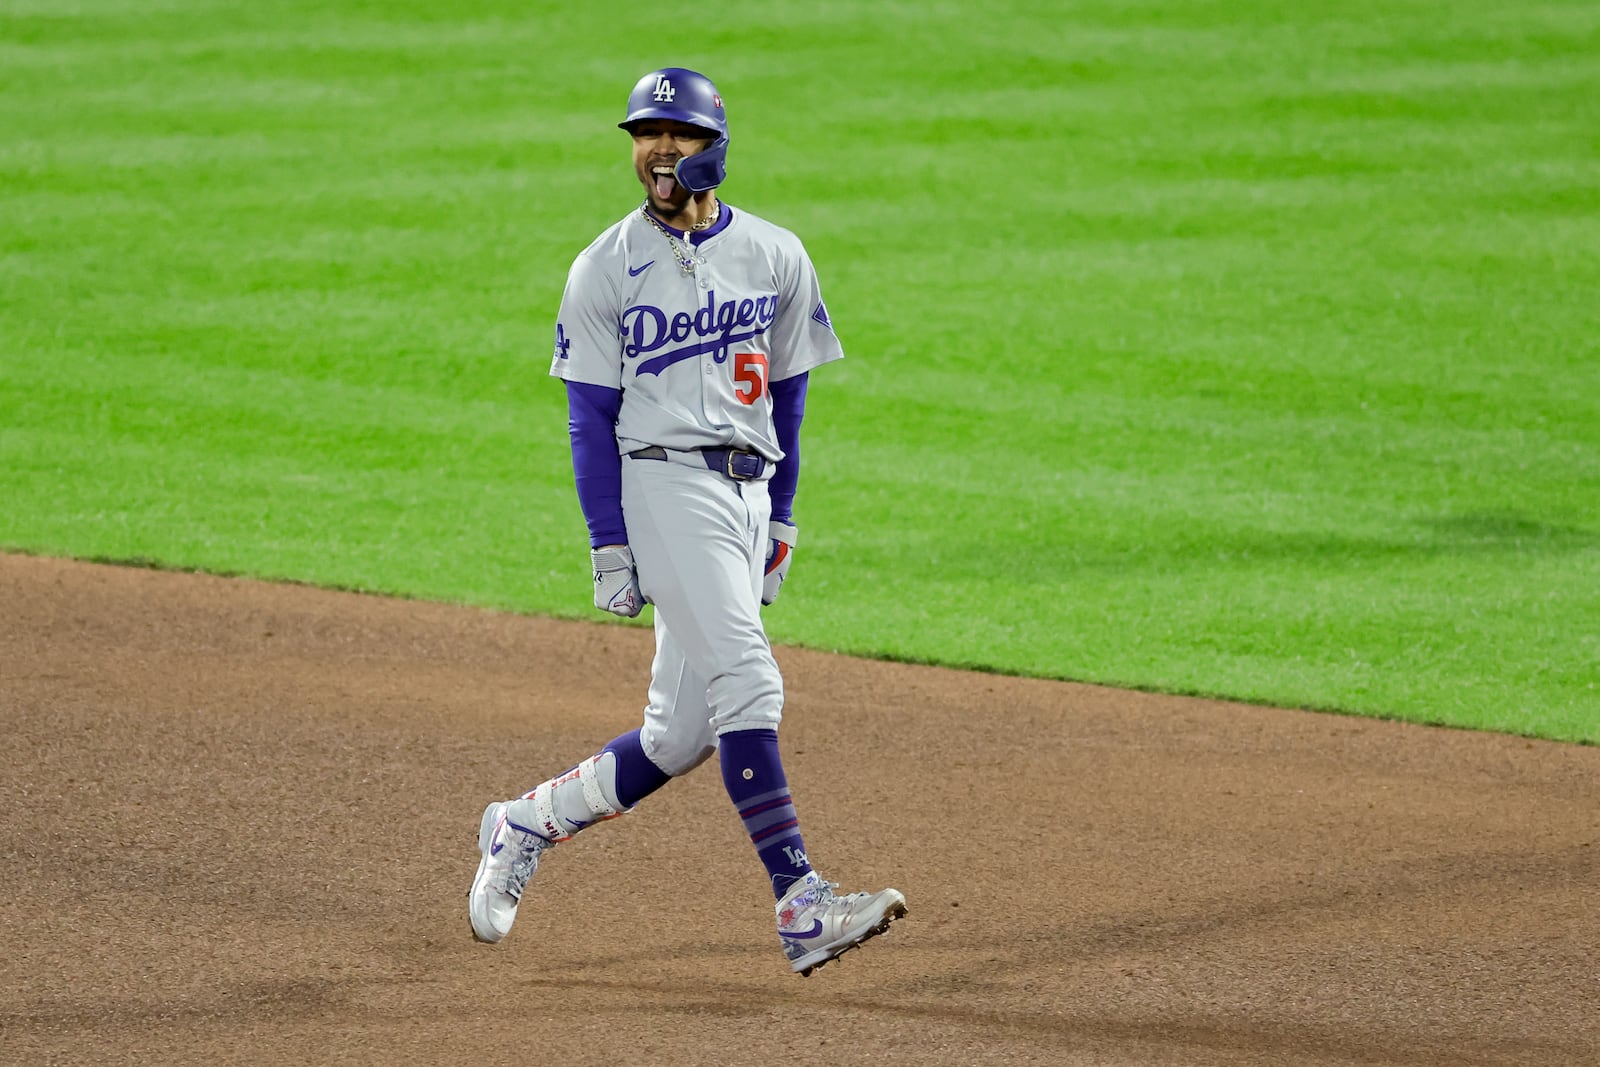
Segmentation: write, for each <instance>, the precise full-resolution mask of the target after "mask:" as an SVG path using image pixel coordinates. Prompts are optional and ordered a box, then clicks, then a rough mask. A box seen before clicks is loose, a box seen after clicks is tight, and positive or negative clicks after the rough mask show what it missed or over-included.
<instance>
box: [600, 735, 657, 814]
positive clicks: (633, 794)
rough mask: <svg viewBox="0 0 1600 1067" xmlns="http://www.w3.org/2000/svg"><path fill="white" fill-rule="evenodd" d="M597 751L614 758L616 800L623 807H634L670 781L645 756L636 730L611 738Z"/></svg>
mask: <svg viewBox="0 0 1600 1067" xmlns="http://www.w3.org/2000/svg"><path fill="white" fill-rule="evenodd" d="M600 751H601V752H609V753H611V754H612V755H614V756H615V757H616V758H617V800H619V801H620V802H621V803H622V806H623V807H624V808H631V807H633V806H634V805H635V804H637V803H639V801H641V800H643V799H644V798H645V797H647V796H649V795H650V794H651V793H654V792H655V791H656V790H657V789H660V788H661V787H662V786H664V785H666V784H667V783H668V782H670V781H671V780H672V777H671V776H670V775H669V774H667V772H666V771H663V770H662V769H661V768H660V767H657V766H656V765H655V764H654V763H652V762H650V757H649V756H646V755H645V754H644V745H643V744H641V743H640V741H639V731H638V730H630V731H628V732H627V733H625V734H622V735H621V736H619V737H615V738H612V739H611V740H610V741H608V742H606V746H605V748H602V749H601V750H600Z"/></svg>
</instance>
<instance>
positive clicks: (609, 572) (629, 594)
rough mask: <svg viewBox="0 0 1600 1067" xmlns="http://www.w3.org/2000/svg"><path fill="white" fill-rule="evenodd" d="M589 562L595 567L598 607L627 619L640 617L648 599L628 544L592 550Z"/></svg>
mask: <svg viewBox="0 0 1600 1067" xmlns="http://www.w3.org/2000/svg"><path fill="white" fill-rule="evenodd" d="M589 562H590V563H592V564H593V565H594V606H595V607H597V608H599V609H600V610H601V611H609V612H611V614H613V615H621V616H622V617H623V618H625V619H631V618H633V617H634V616H635V615H637V614H639V612H640V611H641V610H642V609H643V607H644V597H643V596H642V595H641V594H640V593H639V572H638V571H637V570H636V569H635V568H634V566H633V552H632V550H631V549H629V548H628V546H627V545H606V546H605V547H604V548H591V549H590V550H589Z"/></svg>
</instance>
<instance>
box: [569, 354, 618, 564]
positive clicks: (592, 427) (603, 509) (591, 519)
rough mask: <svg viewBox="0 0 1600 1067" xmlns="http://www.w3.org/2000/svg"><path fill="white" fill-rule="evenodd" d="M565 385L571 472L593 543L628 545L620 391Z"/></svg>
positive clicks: (581, 385) (578, 384)
mask: <svg viewBox="0 0 1600 1067" xmlns="http://www.w3.org/2000/svg"><path fill="white" fill-rule="evenodd" d="M566 384H567V433H568V434H569V435H570V436H571V437H572V473H573V476H574V479H575V481H576V482H577V487H578V506H579V507H580V508H582V509H583V518H584V521H585V522H586V523H588V524H589V547H591V548H599V547H600V546H601V545H625V544H627V543H628V527H627V525H626V524H625V523H624V522H623V521H622V457H621V455H619V454H618V453H617V414H618V412H620V411H621V410H622V390H621V389H612V388H610V387H609V386H604V385H589V384H588V383H586V382H567V383H566Z"/></svg>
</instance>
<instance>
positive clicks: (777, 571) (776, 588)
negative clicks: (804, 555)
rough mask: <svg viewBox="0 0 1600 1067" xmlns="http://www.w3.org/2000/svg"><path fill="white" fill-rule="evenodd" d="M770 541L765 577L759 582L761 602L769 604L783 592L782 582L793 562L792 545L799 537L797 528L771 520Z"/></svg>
mask: <svg viewBox="0 0 1600 1067" xmlns="http://www.w3.org/2000/svg"><path fill="white" fill-rule="evenodd" d="M767 532H768V534H770V535H771V539H770V540H769V541H768V542H767V576H766V577H765V578H763V579H762V580H761V602H762V603H763V604H770V603H772V602H773V601H774V600H777V599H778V594H779V593H781V592H782V591H783V580H784V579H785V578H787V577H788V576H789V564H791V563H793V562H794V544H795V542H796V541H797V540H799V537H800V530H799V528H798V527H795V526H791V525H789V524H788V523H786V522H778V521H777V520H773V523H772V525H771V526H770V527H768V528H767Z"/></svg>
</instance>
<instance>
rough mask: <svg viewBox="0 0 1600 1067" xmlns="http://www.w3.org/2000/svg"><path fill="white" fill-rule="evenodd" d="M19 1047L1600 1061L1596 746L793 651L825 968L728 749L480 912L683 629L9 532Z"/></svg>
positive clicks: (368, 1055)
mask: <svg viewBox="0 0 1600 1067" xmlns="http://www.w3.org/2000/svg"><path fill="white" fill-rule="evenodd" d="M0 607H3V610H0V723H3V725H4V730H3V732H0V755H3V758H4V768H5V769H4V771H3V772H0V803H3V805H4V823H3V834H0V846H3V852H0V855H3V866H0V1063H5V1064H80V1063H91V1062H103V1063H109V1064H132V1063H141V1064H142V1063H149V1064H207V1065H210V1064H219V1063H250V1064H262V1065H276V1064H295V1065H301V1067H304V1065H307V1064H333V1063H340V1064H344V1063H374V1064H376V1063H391V1064H393V1063H419V1064H464V1063H469V1062H470V1063H530V1064H532V1063H545V1062H551V1063H563V1064H589V1063H593V1064H607V1065H615V1064H658V1063H659V1064H677V1063H682V1064H788V1063H795V1062H822V1063H830V1064H856V1063H863V1064H865V1063H871V1064H875V1065H886V1064H919V1065H920V1064H989V1063H994V1064H1002V1063H1003V1064H1097V1065H1150V1064H1274V1065H1285V1064H1449V1065H1452V1067H1460V1065H1475V1064H1541V1065H1544V1064H1595V1063H1600V962H1597V952H1600V749H1597V748H1579V747H1569V746H1560V745H1554V744H1545V743H1538V742H1528V741H1524V740H1517V739H1510V738H1505V737H1496V736H1487V735H1476V734H1469V733H1463V732H1454V731H1444V730H1431V729H1425V728H1419V727H1412V726H1404V725H1398V724H1393V723H1382V722H1371V721H1364V720H1357V719H1347V718H1341V717H1335V716H1325V715H1311V714H1305V713H1298V712H1285V711H1275V710H1270V709H1265V708H1255V707H1246V706H1239V705H1232V704H1225V703H1217V702H1208V701H1197V700H1186V699H1176V698H1170V697H1160V696H1150V695H1143V694H1136V693H1125V692H1116V691H1111V690H1105V689H1098V688H1094V687H1089V686H1079V685H1067V684H1059V683H1048V682H1039V681H1027V680H1019V679H1013V678H1002V677H994V676H987V675H979V674H966V673H961V672H955V671H947V670H935V669H928V668H916V667H909V666H904V665H895V664H883V663H868V662H860V661H854V660H848V659H842V658H838V657H832V656H828V655H824V654H820V653H815V652H807V651H801V650H793V649H779V650H778V654H779V660H780V662H781V663H782V665H783V667H784V670H785V673H786V676H787V679H788V684H789V705H788V717H787V719H786V720H785V725H784V731H783V737H784V744H785V750H786V760H787V764H788V769H789V777H790V780H791V782H792V783H793V785H794V787H795V797H796V800H797V803H798V805H799V808H800V812H801V816H802V818H803V819H804V823H805V828H806V843H807V846H808V849H809V851H810V852H811V853H812V857H813V859H814V860H815V861H816V862H817V863H818V865H819V868H820V869H821V870H822V871H823V872H824V873H825V874H827V875H828V876H829V877H831V878H833V879H836V880H838V881H840V882H842V883H844V884H845V886H846V888H852V887H867V886H877V885H880V884H894V885H897V886H898V887H900V888H901V889H902V890H903V891H904V892H905V893H906V896H907V898H908V900H909V903H910V908H911V912H910V915H909V916H908V917H907V918H906V919H905V920H904V921H903V922H900V923H897V924H896V925H895V927H894V928H893V929H892V930H891V931H890V933H889V934H888V935H887V936H885V937H882V938H879V939H878V940H876V941H873V942H871V943H870V944H868V945H867V946H865V947H863V948H862V949H861V950H860V951H857V952H854V953H851V954H850V955H848V956H846V957H844V958H843V959H842V960H840V961H838V962H837V963H835V964H833V965H831V966H829V967H827V968H825V969H823V970H821V971H819V972H818V973H817V974H816V975H814V976H813V977H811V978H809V979H801V978H799V977H796V976H793V975H791V974H790V973H789V972H788V969H787V966H786V964H785V962H784V960H783V958H782V955H781V954H780V952H779V950H778V946H777V940H776V938H775V936H774V933H773V929H772V911H771V907H770V903H771V901H770V896H769V894H768V893H767V890H766V879H765V876H764V875H763V873H762V871H761V868H760V866H759V864H758V863H757V861H756V859H755V856H754V852H753V850H752V849H751V847H750V844H749V841H748V839H746V838H745V837H744V836H743V835H742V832H741V828H740V824H739V820H738V818H737V817H736V816H735V814H734V812H733V810H732V808H731V806H730V805H729V804H728V803H727V799H726V797H725V795H724V794H723V793H722V789H721V781H720V779H719V777H718V775H717V774H716V773H715V769H714V765H711V766H708V767H705V768H702V769H701V770H700V771H698V772H696V773H695V774H693V775H690V776H688V777H687V778H685V779H682V780H680V781H678V782H675V783H673V784H672V785H670V786H669V787H668V788H667V789H665V790H663V791H662V792H661V793H659V794H657V795H656V796H655V797H652V798H651V799H650V800H648V801H647V802H646V803H645V804H644V805H642V806H641V807H640V809H639V810H638V811H637V812H635V813H634V814H632V815H630V816H628V817H627V818H625V819H620V820H617V821H616V822H612V823H609V824H607V825H605V826H602V827H598V828H596V829H594V830H592V831H590V832H588V833H586V834H585V835H584V836H583V837H582V838H580V839H578V840H577V841H576V842H574V843H573V844H571V845H566V846H563V847H562V848H560V849H559V850H557V851H556V852H555V853H554V854H553V855H552V857H551V858H550V859H549V862H548V864H547V866H546V867H545V868H543V869H541V871H540V874H539V876H538V878H537V879H536V880H535V882H534V886H533V888H532V890H531V892H530V896H529V898H528V903H527V904H526V905H525V906H524V908H523V913H522V915H521V917H520V918H519V920H518V924H517V928H516V930H515V931H514V932H513V934H512V936H511V937H510V938H509V939H508V940H507V941H506V942H505V943H503V944H501V945H499V946H495V947H488V946H484V945H479V944H476V943H474V942H473V941H472V940H471V938H470V937H469V935H468V930H467V921H466V896H465V894H466V888H467V884H468V882H469V881H470V880H471V876H472V872H473V869H474V867H475V866H476V863H477V852H476V849H475V846H474V839H475V835H476V831H477V825H478V816H479V814H480V813H481V811H482V809H483V805H484V804H485V803H486V802H487V801H488V800H490V799H495V798H500V797H504V796H508V795H511V794H512V793H514V792H517V791H520V790H522V789H525V788H527V787H529V786H531V785H532V784H533V783H534V782H536V781H538V780H539V779H540V778H543V777H545V776H547V775H549V774H551V773H552V772H556V771H560V770H562V769H564V768H565V767H566V766H567V765H569V764H570V763H571V762H573V761H574V760H575V759H576V758H578V757H579V756H581V755H583V754H585V753H587V752H589V751H591V750H592V749H594V748H595V747H596V746H598V745H600V744H602V743H603V742H605V741H606V740H608V739H609V738H611V737H612V736H614V735H615V734H617V733H619V732H621V731H622V730H624V729H626V728H628V727H629V726H631V725H633V724H634V723H635V720H636V718H637V715H638V713H639V709H640V707H641V704H642V700H643V691H644V682H645V678H646V674H647V671H648V666H649V651H650V635H649V633H648V632H647V631H644V630H641V629H635V628H628V627H621V626H606V625H598V624H596V625H580V624H571V623H557V622H551V621H546V620H540V619H529V618H521V617H516V616H509V615H503V614H495V613H490V612H484V611H477V610H470V609H464V608H458V607H450V606H442V605H435V604H423V603H414V602H405V601H394V600H387V599H381V598H377V597H366V596H358V595H353V594H344V593H335V592H327V591H320V590H314V589H307V588H301V587H295V586H288V585H270V584H263V583H256V582H248V581H237V580H226V579H220V578H213V577H206V576H196V575H176V574H163V573H156V572H152V571H143V570H136V569H125V568H115V567H106V566H95V565H90V564H82V563H70V562H59V561H52V560H41V559H32V558H24V557H15V556H0Z"/></svg>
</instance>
